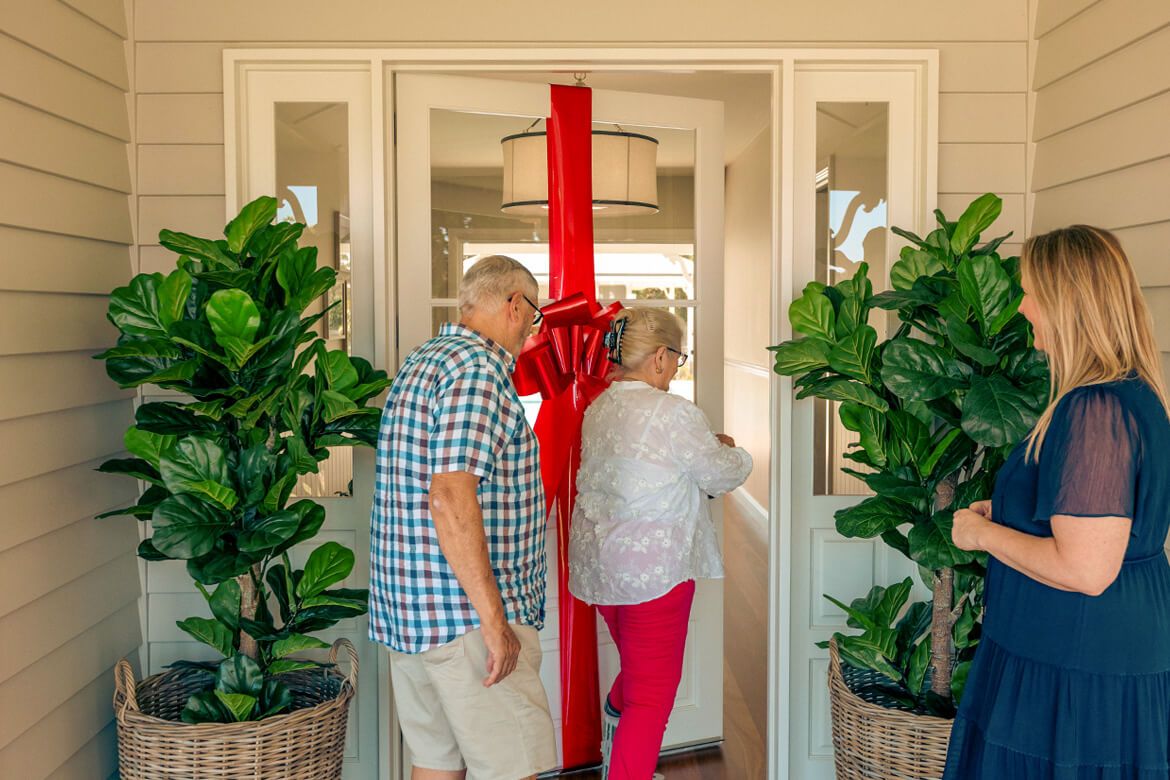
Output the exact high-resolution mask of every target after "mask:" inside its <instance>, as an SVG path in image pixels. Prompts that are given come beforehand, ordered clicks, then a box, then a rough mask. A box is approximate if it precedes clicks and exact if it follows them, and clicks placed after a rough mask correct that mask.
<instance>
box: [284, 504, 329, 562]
mask: <svg viewBox="0 0 1170 780" xmlns="http://www.w3.org/2000/svg"><path fill="white" fill-rule="evenodd" d="M289 509H290V510H291V511H293V512H296V513H297V515H298V516H299V517H300V518H301V524H300V525H299V526H298V527H297V532H296V533H295V534H293V535H292V536H290V537H289V538H288V539H286V540H285V541H284V542H283V543H281V545H280V546H279V547H277V548H276V550H274V551H273V555H275V554H277V553H282V552H284V551H285V550H287V549H289V548H290V547H293V546H294V545H297V544H300V543H301V542H307V541H308V540H310V539H312V538H313V537H314V536H316V535H317V532H318V531H320V530H321V526H322V525H324V523H325V510H324V508H322V507H321V505H320V504H318V503H316V502H314V501H312V500H310V499H307V498H304V499H301V500H300V501H298V502H296V503H295V504H293V505H292V506H290V507H289Z"/></svg>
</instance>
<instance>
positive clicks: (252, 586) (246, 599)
mask: <svg viewBox="0 0 1170 780" xmlns="http://www.w3.org/2000/svg"><path fill="white" fill-rule="evenodd" d="M259 577H260V565H259V564H256V565H255V566H253V567H252V569H251V570H250V571H248V572H245V573H244V574H241V575H240V576H239V577H236V581H237V582H239V583H240V617H241V618H246V619H247V620H255V619H256V609H257V607H258V606H259V605H260V591H259V590H258V589H257V588H256V580H257V579H259ZM240 653H242V654H243V655H246V656H248V657H249V658H251V659H252V660H256V657H257V656H258V655H259V649H258V647H257V645H256V640H255V639H253V638H252V636H251V635H250V634H249V633H248V632H247V631H245V630H244V629H242V628H241V629H240Z"/></svg>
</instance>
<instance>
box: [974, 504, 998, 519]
mask: <svg viewBox="0 0 1170 780" xmlns="http://www.w3.org/2000/svg"><path fill="white" fill-rule="evenodd" d="M967 508H968V509H970V510H971V511H972V512H976V513H978V514H981V515H983V516H984V517H986V518H987V519H988V520H994V519H995V518H993V517H992V516H991V502H990V501H976V502H975V503H974V504H972V505H971V506H969V507H967Z"/></svg>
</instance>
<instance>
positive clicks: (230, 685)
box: [215, 653, 264, 697]
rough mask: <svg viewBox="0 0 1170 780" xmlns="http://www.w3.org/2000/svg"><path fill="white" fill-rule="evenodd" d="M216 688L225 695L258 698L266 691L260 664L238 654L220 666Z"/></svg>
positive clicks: (216, 677) (216, 678)
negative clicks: (237, 694) (242, 695)
mask: <svg viewBox="0 0 1170 780" xmlns="http://www.w3.org/2000/svg"><path fill="white" fill-rule="evenodd" d="M215 687H216V689H217V690H220V691H223V692H224V693H246V694H248V695H249V696H257V697H258V696H259V695H260V692H261V691H262V690H263V689H264V674H263V673H262V672H261V671H260V666H259V664H257V663H256V662H255V661H253V660H252V659H251V658H249V657H248V656H246V655H243V654H242V653H236V654H234V655H232V656H231V657H230V658H228V659H227V660H225V661H224V662H223V663H221V664H220V665H219V673H218V674H216V676H215Z"/></svg>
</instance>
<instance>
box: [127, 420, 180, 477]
mask: <svg viewBox="0 0 1170 780" xmlns="http://www.w3.org/2000/svg"><path fill="white" fill-rule="evenodd" d="M123 441H124V443H125V445H126V449H127V450H128V451H129V452H130V454H132V455H137V456H138V457H140V458H142V459H143V460H144V461H146V462H147V463H149V464H150V465H151V466H154V467H155V468H156V469H157V468H158V467H159V457H160V455H161V453H162V451H163V450H165V449H167V448H168V447H170V446H171V445H173V444H174V443H175V441H176V437H175V436H162V435H160V434H157V433H152V432H150V431H144V430H142V429H141V428H138V427H135V426H130V427H129V428H127V429H126V435H125V436H124V437H123Z"/></svg>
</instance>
